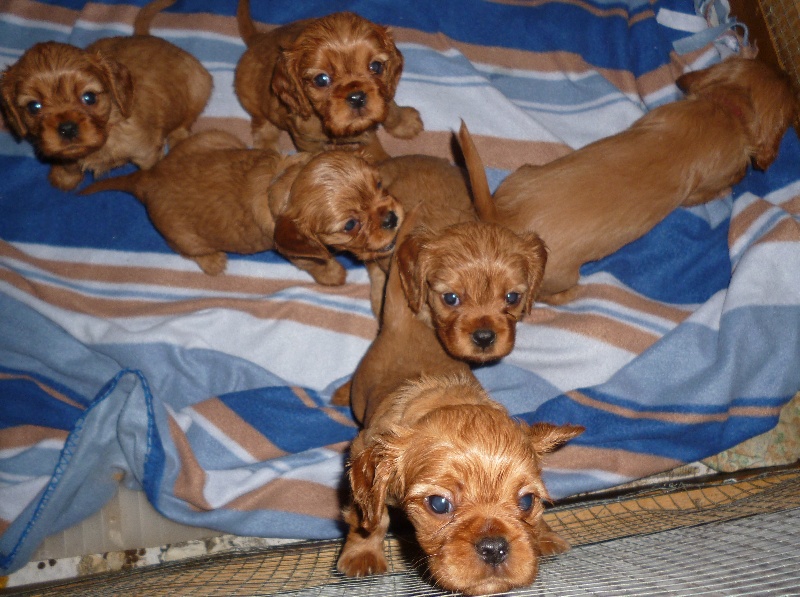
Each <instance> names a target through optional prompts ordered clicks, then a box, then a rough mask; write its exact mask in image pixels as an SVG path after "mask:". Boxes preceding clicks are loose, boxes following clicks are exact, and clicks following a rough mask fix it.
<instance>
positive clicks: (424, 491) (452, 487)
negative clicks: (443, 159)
mask: <svg viewBox="0 0 800 597" xmlns="http://www.w3.org/2000/svg"><path fill="white" fill-rule="evenodd" d="M475 386H477V383H475V384H456V385H454V386H453V387H450V388H447V389H445V390H443V391H444V392H449V393H451V394H452V395H453V398H454V400H455V401H456V403H453V404H452V405H450V406H441V407H438V408H435V409H433V410H430V411H429V412H428V413H426V414H425V415H424V416H422V417H421V418H419V419H418V420H415V421H412V422H409V423H406V422H405V421H402V423H401V424H400V425H395V426H394V427H392V428H391V429H390V430H388V432H386V433H384V434H382V435H381V436H380V437H377V438H376V437H374V436H373V438H372V442H371V443H369V446H371V447H372V449H371V450H370V449H367V450H364V451H363V452H362V453H360V454H356V455H355V456H354V458H353V460H352V464H351V482H352V483H353V485H354V498H355V500H356V505H357V506H359V507H364V505H365V503H366V504H367V509H368V508H369V504H368V502H369V500H370V499H372V498H374V496H375V492H381V491H384V490H385V491H386V496H387V503H388V504H389V505H396V506H400V507H402V509H403V510H404V511H405V513H406V514H407V516H408V518H409V519H410V521H411V522H412V524H413V526H414V529H415V532H416V537H417V540H418V542H419V544H420V547H421V548H422V550H423V551H424V553H425V554H426V564H427V567H428V571H429V572H430V574H431V576H432V579H433V581H434V582H435V584H437V585H438V586H440V587H442V588H444V589H448V590H457V591H462V592H464V593H467V594H484V593H494V592H498V591H505V590H508V589H510V588H513V587H520V586H525V585H529V584H531V583H532V582H533V580H534V579H535V577H536V574H537V570H538V563H537V561H538V558H539V556H540V555H550V554H553V553H559V552H563V551H566V550H567V549H568V548H569V546H568V544H566V542H564V541H563V539H561V538H559V537H558V536H557V535H556V534H555V533H553V532H552V531H551V530H550V529H549V527H548V526H547V524H546V523H545V522H544V520H543V519H542V514H543V511H544V505H543V501H544V500H547V499H548V494H547V491H546V489H545V486H544V484H543V482H542V479H541V458H542V455H543V454H544V453H545V452H549V451H552V450H554V449H555V448H556V447H558V446H560V445H561V444H563V443H564V442H566V441H568V440H569V439H571V438H572V437H575V436H576V435H578V434H580V433H581V432H582V431H583V428H582V427H579V426H563V427H558V426H554V425H549V424H544V423H540V424H537V425H534V426H528V425H527V424H525V423H522V422H518V421H515V420H513V419H512V418H510V417H509V416H508V414H507V413H506V412H505V410H504V409H502V407H499V406H498V405H496V404H492V403H490V402H489V400H488V399H487V400H486V402H485V403H482V404H464V403H458V402H457V401H458V400H459V398H461V397H464V396H469V395H470V394H471V393H483V391H482V390H481V389H480V387H479V386H477V387H475ZM431 391H433V392H439V391H441V390H437V389H433V390H428V392H431ZM422 399H423V400H425V399H426V398H425V397H424V396H423V397H422ZM369 459H372V462H371V463H370V462H366V461H365V460H369ZM373 468H374V471H375V472H374V474H367V475H366V476H365V477H361V476H360V473H361V472H362V471H368V472H369V473H371V471H372V470H373ZM352 471H355V473H353V472H352ZM364 478H367V479H369V478H372V479H373V480H374V483H373V484H372V485H371V486H370V487H369V488H368V490H367V491H366V492H365V491H364V487H361V486H359V483H361V481H362V480H363V479H364ZM384 487H385V489H384ZM379 499H380V498H379ZM378 511H380V508H379V509H378Z"/></svg>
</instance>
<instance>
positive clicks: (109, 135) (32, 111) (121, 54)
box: [0, 0, 212, 190]
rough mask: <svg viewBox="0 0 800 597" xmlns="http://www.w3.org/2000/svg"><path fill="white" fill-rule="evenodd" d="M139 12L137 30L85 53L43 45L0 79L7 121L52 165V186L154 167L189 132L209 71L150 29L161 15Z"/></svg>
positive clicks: (161, 1) (165, 0) (156, 7)
mask: <svg viewBox="0 0 800 597" xmlns="http://www.w3.org/2000/svg"><path fill="white" fill-rule="evenodd" d="M173 3H174V0H156V1H154V2H151V3H150V4H148V5H147V6H145V7H144V8H142V10H141V11H140V12H139V14H138V15H137V17H136V21H135V23H134V35H133V36H132V37H111V38H106V39H101V40H98V41H96V42H94V43H93V44H91V45H90V46H89V47H87V48H86V50H82V49H80V48H77V47H75V46H72V45H69V44H64V43H58V42H44V43H38V44H36V45H34V46H33V47H31V48H30V49H28V50H27V51H26V52H25V53H24V54H23V55H22V57H21V58H20V59H19V60H18V61H17V62H16V63H15V64H13V65H11V66H10V67H8V68H7V69H6V70H5V72H4V73H3V76H2V80H0V96H1V97H2V102H0V103H2V107H3V112H4V114H5V117H6V121H7V122H8V126H9V128H10V129H11V130H12V131H13V132H14V133H15V134H16V135H17V136H18V137H20V138H26V139H28V140H30V142H31V143H32V144H33V145H34V147H35V148H36V151H37V153H38V155H39V156H40V157H41V158H42V159H43V160H44V161H46V162H48V163H50V164H51V167H50V175H49V179H50V182H51V183H52V184H53V186H55V187H58V188H59V189H63V190H69V189H73V188H75V187H76V186H77V185H78V184H79V183H80V182H81V180H82V178H83V173H84V172H85V171H89V172H93V173H94V174H95V175H100V174H103V173H105V172H107V171H108V170H110V169H112V168H115V167H117V166H121V165H123V164H125V163H128V162H133V163H134V164H136V165H137V166H139V167H140V168H151V167H152V166H153V165H154V164H155V163H156V162H157V161H158V160H159V159H161V157H162V155H163V152H164V144H165V143H167V144H169V145H170V146H172V145H174V144H175V143H177V142H178V141H180V140H181V139H183V138H185V137H186V136H188V134H189V130H190V128H191V126H192V124H193V123H194V122H195V120H196V119H197V117H198V116H199V115H200V113H201V112H202V111H203V109H204V108H205V105H206V102H207V101H208V98H209V96H210V94H211V87H212V80H211V75H210V74H209V73H208V72H207V71H206V70H205V69H204V68H203V66H202V65H201V64H200V62H199V61H198V60H197V59H196V58H194V57H193V56H191V55H190V54H189V53H187V52H185V51H183V50H181V49H180V48H178V47H177V46H174V45H173V44H171V43H169V42H167V41H165V40H163V39H159V38H157V37H152V36H151V35H149V34H148V31H149V27H150V22H151V21H152V19H153V17H154V16H155V14H156V13H157V12H158V11H160V10H162V9H163V8H165V7H167V6H170V5H171V4H173Z"/></svg>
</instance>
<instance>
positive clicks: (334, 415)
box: [292, 386, 357, 427]
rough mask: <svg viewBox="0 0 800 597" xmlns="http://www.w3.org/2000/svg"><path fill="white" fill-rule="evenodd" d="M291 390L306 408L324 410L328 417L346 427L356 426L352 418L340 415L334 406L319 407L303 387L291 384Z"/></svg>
mask: <svg viewBox="0 0 800 597" xmlns="http://www.w3.org/2000/svg"><path fill="white" fill-rule="evenodd" d="M292 392H294V395H295V396H297V397H298V398H299V399H300V402H302V403H303V404H304V405H305V406H306V407H308V408H316V409H319V410H321V411H322V412H324V413H325V414H326V415H328V417H330V418H331V419H332V420H334V421H336V422H337V423H339V424H340V425H346V426H347V427H357V425H356V424H355V423H354V422H353V420H352V419H350V418H348V417H346V416H344V415H342V414H341V413H340V412H339V411H337V410H336V409H335V408H328V407H324V406H323V407H319V406H317V403H316V402H314V399H313V398H312V397H311V396H309V395H308V392H306V390H305V389H304V388H301V387H298V386H292Z"/></svg>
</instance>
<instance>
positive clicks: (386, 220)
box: [381, 211, 397, 230]
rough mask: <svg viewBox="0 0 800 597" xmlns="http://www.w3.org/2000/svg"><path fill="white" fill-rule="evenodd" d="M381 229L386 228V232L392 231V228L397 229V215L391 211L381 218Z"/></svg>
mask: <svg viewBox="0 0 800 597" xmlns="http://www.w3.org/2000/svg"><path fill="white" fill-rule="evenodd" d="M381 228H386V229H387V230H393V229H394V228H397V214H396V213H394V212H393V211H390V212H389V213H387V214H386V215H385V216H383V220H382V221H381Z"/></svg>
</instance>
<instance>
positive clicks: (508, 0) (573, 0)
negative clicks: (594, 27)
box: [490, 0, 655, 22]
mask: <svg viewBox="0 0 800 597" xmlns="http://www.w3.org/2000/svg"><path fill="white" fill-rule="evenodd" d="M490 2H491V3H492V4H505V5H506V6H525V7H527V8H535V7H537V6H544V5H546V4H571V5H572V6H577V7H579V8H582V9H583V10H585V11H586V12H588V13H590V14H593V15H595V16H597V17H622V18H625V19H628V11H627V10H626V9H624V8H607V9H602V8H598V7H596V6H592V5H591V4H587V3H586V2H580V0H490ZM642 15H643V16H644V17H646V18H652V17H653V16H655V15H654V13H653V11H652V10H647V11H644V12H643V13H642ZM638 16H639V15H637V17H638ZM634 18H636V17H634ZM637 20H639V19H638V18H637ZM628 21H629V22H630V21H631V19H628Z"/></svg>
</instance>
